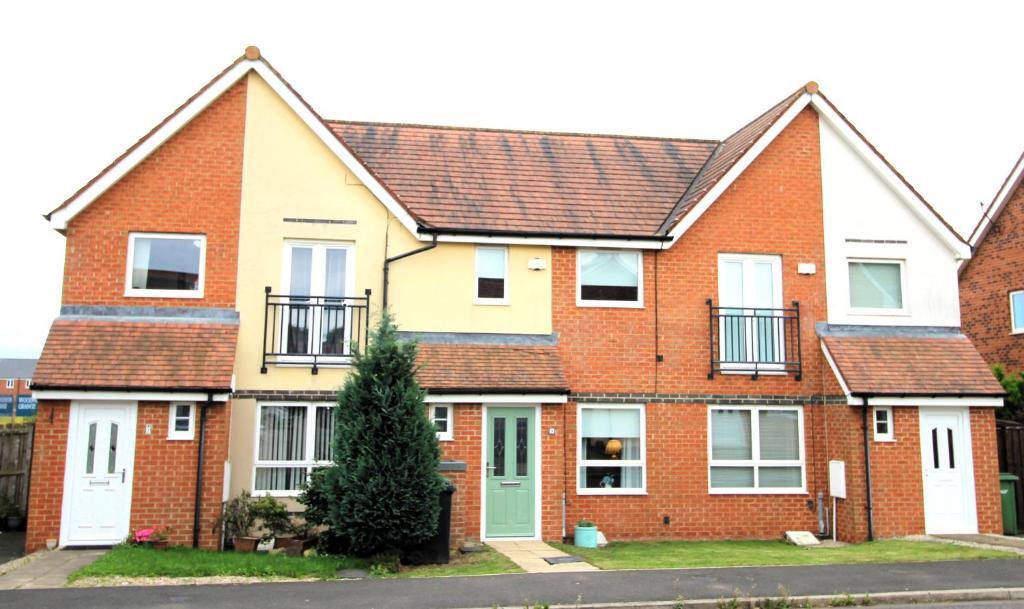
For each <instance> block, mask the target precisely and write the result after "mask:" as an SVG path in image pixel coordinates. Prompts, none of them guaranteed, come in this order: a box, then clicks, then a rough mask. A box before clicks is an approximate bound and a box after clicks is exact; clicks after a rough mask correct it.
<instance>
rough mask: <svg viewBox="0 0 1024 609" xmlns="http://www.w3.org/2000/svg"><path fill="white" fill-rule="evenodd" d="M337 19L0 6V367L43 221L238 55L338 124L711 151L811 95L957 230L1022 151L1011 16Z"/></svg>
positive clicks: (420, 6)
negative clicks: (621, 140) (638, 141)
mask: <svg viewBox="0 0 1024 609" xmlns="http://www.w3.org/2000/svg"><path fill="white" fill-rule="evenodd" d="M341 4H342V3H340V2H335V3H331V4H323V5H317V4H310V3H303V2H292V1H287V2H286V1H278V2H266V3H264V2H259V1H256V0H250V1H247V2H240V3H237V4H236V3H228V2H213V1H210V0H206V1H204V2H190V1H182V0H177V1H175V2H167V3H156V2H97V1H94V2H72V3H66V4H63V3H51V2H42V1H31V2H16V3H15V2H5V3H3V7H2V8H0V57H3V62H4V72H5V74H4V79H3V80H2V83H3V84H0V178H2V179H0V227H2V230H0V270H2V271H3V279H2V283H0V286H2V289H0V357H34V356H36V355H37V354H38V353H39V351H40V349H41V348H42V344H43V341H44V339H45V336H46V331H47V329H48V327H49V324H50V322H51V320H52V319H53V317H55V316H56V315H57V313H58V310H59V303H60V288H61V280H62V275H61V273H62V264H63V255H64V254H63V249H64V240H63V238H62V237H61V236H60V235H58V234H57V233H55V232H54V231H53V230H51V229H50V228H49V227H48V225H47V223H46V222H45V221H44V220H43V219H42V218H41V217H40V214H42V213H44V212H46V211H49V210H50V209H52V208H54V207H56V206H57V205H58V204H60V202H61V201H63V200H64V199H66V198H67V197H68V196H69V195H71V194H72V193H73V192H74V191H75V190H77V189H78V188H79V187H80V186H82V185H83V184H84V183H85V182H86V181H87V180H89V179H90V178H91V177H92V176H93V175H95V174H96V173H97V172H98V171H99V170H100V169H102V168H103V167H104V166H105V165H106V164H107V163H109V162H110V161H111V160H112V159H113V158H114V157H115V156H117V155H118V154H119V153H120V152H122V151H123V150H124V149H125V148H127V147H128V146H129V145H131V144H132V143H133V142H135V141H136V140H137V139H138V138H139V137H141V136H142V135H143V134H145V133H146V132H147V131H148V130H149V129H150V128H151V127H153V125H155V124H156V123H157V122H158V121H160V120H161V119H162V118H163V117H164V116H166V115H167V114H169V113H170V112H171V111H172V110H173V109H174V108H176V107H177V106H178V105H179V104H180V103H182V102H183V101H184V100H185V99H186V98H187V97H189V96H190V95H191V94H192V93H193V92H194V91H195V90H196V89H198V88H199V87H200V86H201V85H203V84H204V83H205V82H206V81H208V80H209V79H210V78H211V77H212V76H214V75H215V74H216V73H217V72H218V71H219V70H221V69H222V68H223V67H224V66H226V65H227V64H229V63H230V62H232V61H233V60H234V59H235V58H236V57H238V56H239V55H240V54H241V53H242V51H243V49H244V48H245V46H246V45H249V44H255V45H258V46H259V47H260V49H261V50H262V51H263V54H264V56H265V57H266V58H267V59H269V60H270V61H271V63H273V65H274V66H275V67H276V68H277V69H278V70H280V71H281V72H282V73H283V74H284V76H285V78H287V79H288V80H289V81H290V82H291V83H292V85H293V86H295V87H296V88H297V89H298V91H299V92H300V93H301V94H302V95H303V96H304V97H305V98H306V100H307V101H309V102H310V103H311V104H312V105H313V107H315V108H316V109H317V110H318V111H319V112H320V114H321V115H323V116H325V117H330V118H343V119H353V120H375V121H396V122H415V123H433V124H451V125H468V126H491V127H509V128H522V129H539V130H556V131H582V132H607V133H622V134H637V135H662V136H674V137H675V136H678V137H697V138H714V139H719V138H722V137H725V136H726V135H728V134H729V133H731V132H732V131H734V130H735V129H737V128H738V127H739V126H741V125H742V124H743V123H745V122H747V121H749V120H750V119H752V118H754V117H755V116H756V115H758V114H759V113H761V112H762V111H764V110H765V109H767V108H768V107H769V106H771V105H772V104H774V103H775V102H776V101H778V100H780V99H781V98H783V97H784V96H786V95H787V94H789V93H790V92H792V91H794V90H795V89H796V88H797V87H799V86H801V85H802V84H803V83H805V82H806V81H808V80H817V81H818V82H819V83H820V84H821V87H822V91H823V92H824V93H825V94H826V95H828V96H829V98H830V99H831V100H832V101H833V102H834V103H835V104H836V105H837V106H838V107H839V108H840V109H841V110H842V111H843V112H844V113H845V114H846V115H847V117H849V118H850V119H851V120H852V121H853V123H854V124H855V125H857V126H858V127H859V128H860V130H861V131H862V132H863V133H864V134H865V135H866V136H867V137H868V139H869V140H871V141H872V142H873V143H874V144H875V145H876V146H877V147H878V148H879V150H881V152H882V153H883V154H884V155H886V156H887V157H888V158H889V160H890V161H892V162H893V164H894V165H895V166H896V167H897V168H898V169H899V170H900V171H902V172H903V174H904V175H905V176H906V177H907V178H908V179H909V180H910V182H911V183H912V184H914V185H915V186H916V187H918V189H919V190H920V191H921V192H922V193H923V195H924V196H925V198H926V199H928V200H929V201H931V202H932V203H934V204H935V206H936V207H937V208H938V209H939V210H940V211H941V213H943V214H944V215H945V216H946V217H947V218H948V219H949V220H950V221H951V222H952V223H953V225H954V226H955V227H956V228H957V229H958V230H960V231H961V232H962V233H964V234H967V233H969V232H970V230H971V229H972V228H973V226H974V224H975V223H976V222H977V220H978V217H979V215H980V213H981V212H980V207H979V202H981V201H986V202H987V201H988V200H990V199H991V198H992V196H993V194H994V192H995V191H996V189H997V188H998V186H999V184H1000V183H1001V181H1002V180H1003V178H1004V177H1005V175H1006V173H1007V172H1008V171H1009V170H1010V167H1011V166H1012V164H1013V162H1014V161H1015V160H1016V158H1017V156H1018V155H1019V154H1020V152H1021V150H1022V149H1024V112H1022V111H1021V108H1022V106H1021V100H1022V94H1024V79H1022V78H1021V77H1020V67H1019V64H1020V60H1021V57H1022V42H1021V40H1022V39H1021V35H1020V24H1021V23H1022V21H1024V3H1016V4H1010V3H987V2H977V1H974V2H965V3H962V4H940V3H936V2H921V3H912V2H881V3H873V2H864V1H860V2H856V3H849V4H848V5H847V6H845V7H844V6H840V5H839V3H835V2H820V1H816V2H750V3H729V2H700V3H692V4H690V3H681V2H680V3H672V4H671V5H670V4H669V3H662V4H654V3H643V2H634V1H630V2H626V1H623V2H618V3H600V2H579V3H558V2H553V1H548V2H542V3H531V2H525V1H523V0H519V1H516V2H508V3H502V2H471V3H462V4H447V3H441V2H436V3H434V2H417V3H410V4H407V5H402V4H392V3H388V2H379V1H372V2H371V1H365V2H359V3H355V2H347V3H345V7H344V8H339V5H341ZM170 203H171V202H169V204H170Z"/></svg>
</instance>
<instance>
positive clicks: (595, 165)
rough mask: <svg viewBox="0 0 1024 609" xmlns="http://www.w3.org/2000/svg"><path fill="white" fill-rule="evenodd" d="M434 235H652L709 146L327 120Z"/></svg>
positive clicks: (707, 143) (648, 139)
mask: <svg viewBox="0 0 1024 609" xmlns="http://www.w3.org/2000/svg"><path fill="white" fill-rule="evenodd" d="M328 125H329V126H330V128H331V130H332V131H333V132H334V133H335V134H336V135H337V136H338V137H340V138H341V139H342V140H343V141H344V142H345V143H347V144H348V145H349V147H350V148H351V149H352V150H354V151H355V153H356V155H357V156H358V157H359V158H360V159H361V160H362V161H363V162H364V163H366V164H367V165H368V166H370V167H372V168H373V171H374V172H375V173H376V174H377V175H378V176H379V177H380V178H381V179H382V180H383V181H384V182H385V183H386V184H388V186H389V187H390V188H391V189H392V190H393V191H394V192H395V193H396V195H397V196H398V198H399V199H400V200H401V201H402V202H403V203H404V204H405V205H406V206H407V207H408V208H409V209H410V211H411V212H412V213H413V214H414V215H416V216H417V217H418V218H420V219H421V220H422V221H423V222H424V223H425V224H426V226H427V227H428V228H436V229H448V230H459V231H461V230H466V231H481V232H483V231H498V232H527V233H551V234H555V233H562V234H564V233H573V234H594V235H609V236H611V235H616V236H629V235H632V236H644V237H649V236H651V235H654V234H656V233H657V232H658V229H659V227H660V226H661V224H662V223H663V222H664V220H665V217H666V216H667V215H668V214H669V212H671V211H672V209H673V207H675V205H676V202H677V201H679V198H680V197H681V196H682V194H683V193H684V192H686V189H687V188H688V187H689V186H690V184H691V182H693V179H694V178H695V177H696V176H697V174H698V173H699V172H700V169H701V167H702V166H704V164H705V162H706V161H707V160H708V158H709V157H710V156H711V153H712V152H713V151H714V150H715V148H716V147H717V146H718V142H715V141H709V140H687V139H670V138H651V137H630V136H618V135H589V134H575V133H545V132H536V131H511V130H498V129H472V128H461V127H432V126H424V125H403V124H385V123H356V122H347V121H328Z"/></svg>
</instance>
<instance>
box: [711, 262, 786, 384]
mask: <svg viewBox="0 0 1024 609" xmlns="http://www.w3.org/2000/svg"><path fill="white" fill-rule="evenodd" d="M718 304H719V307H720V308H719V315H720V317H719V318H718V326H719V334H718V335H719V343H718V356H719V359H720V360H721V362H722V371H723V372H728V371H729V368H736V369H743V370H749V369H750V364H754V363H756V364H757V368H758V369H759V370H773V369H778V370H782V369H784V367H785V361H786V319H785V315H784V312H783V311H782V310H781V309H782V257H781V256H774V255H762V254H719V255H718Z"/></svg>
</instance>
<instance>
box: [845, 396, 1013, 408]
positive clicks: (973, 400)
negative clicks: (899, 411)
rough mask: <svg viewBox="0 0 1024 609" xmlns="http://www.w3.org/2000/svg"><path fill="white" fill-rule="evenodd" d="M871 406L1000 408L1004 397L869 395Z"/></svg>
mask: <svg viewBox="0 0 1024 609" xmlns="http://www.w3.org/2000/svg"><path fill="white" fill-rule="evenodd" d="M854 399H855V400H856V403H855V404H854V403H852V402H851V405H856V406H862V405H863V402H862V401H861V399H860V398H854ZM867 400H868V405H869V406H922V407H923V406H940V407H941V406H949V407H955V408H964V407H966V406H976V407H990V408H999V407H1000V406H1002V405H1003V398H995V397H958V396H935V397H913V396H909V397H888V396H879V397H869V398H867Z"/></svg>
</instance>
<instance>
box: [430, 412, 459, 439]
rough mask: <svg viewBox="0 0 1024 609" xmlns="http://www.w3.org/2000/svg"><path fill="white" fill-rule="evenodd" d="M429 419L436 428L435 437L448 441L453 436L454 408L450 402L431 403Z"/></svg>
mask: <svg viewBox="0 0 1024 609" xmlns="http://www.w3.org/2000/svg"><path fill="white" fill-rule="evenodd" d="M430 420H431V421H432V422H433V423H434V428H435V429H437V439H438V440H440V441H442V442H450V441H451V440H453V439H454V438H455V436H454V432H455V409H454V408H452V405H451V404H431V405H430Z"/></svg>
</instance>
